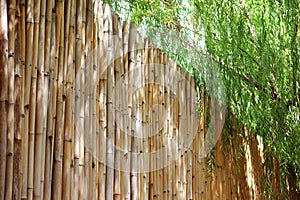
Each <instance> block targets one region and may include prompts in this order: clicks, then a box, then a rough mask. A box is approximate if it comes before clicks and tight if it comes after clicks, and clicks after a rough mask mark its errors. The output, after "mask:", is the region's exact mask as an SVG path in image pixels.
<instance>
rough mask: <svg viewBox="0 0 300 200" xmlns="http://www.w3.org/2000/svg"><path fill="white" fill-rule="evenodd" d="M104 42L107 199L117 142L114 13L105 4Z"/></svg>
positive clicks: (112, 175)
mask: <svg viewBox="0 0 300 200" xmlns="http://www.w3.org/2000/svg"><path fill="white" fill-rule="evenodd" d="M104 42H105V43H108V44H107V45H108V46H107V48H108V49H107V66H106V67H107V96H106V101H107V103H106V109H107V116H106V121H107V135H106V137H107V145H106V165H107V167H106V194H105V197H106V199H113V190H114V189H113V188H114V169H113V166H114V157H115V154H114V144H115V133H114V130H115V126H114V123H115V121H114V114H113V111H114V109H113V104H112V103H113V102H112V100H113V99H112V97H113V85H114V63H113V40H112V14H111V10H110V7H109V6H108V5H104Z"/></svg>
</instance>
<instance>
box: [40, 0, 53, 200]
mask: <svg viewBox="0 0 300 200" xmlns="http://www.w3.org/2000/svg"><path fill="white" fill-rule="evenodd" d="M52 3H53V1H52V0H51V1H47V4H46V11H45V60H44V94H43V95H44V102H43V105H47V109H44V113H43V115H44V124H43V145H42V148H43V150H42V167H41V169H42V170H41V186H40V187H41V197H42V198H43V199H47V198H49V199H50V192H49V188H50V166H49V163H51V159H50V155H51V153H50V152H51V138H49V137H48V136H49V133H50V132H51V134H52V129H51V128H52V123H50V120H51V117H52V112H53V111H52V108H53V107H52V93H53V84H52V83H53V81H52V80H51V78H53V65H51V63H50V61H51V58H52V57H53V56H51V55H52V54H51V53H52V52H51V50H52V49H55V44H54V43H51V38H52V37H54V32H53V29H54V27H55V26H52V9H53V5H52ZM52 32H53V33H52ZM52 47H54V48H52ZM52 60H53V59H52ZM50 68H51V69H52V71H51V72H50ZM51 75H52V76H51ZM50 130H51V131H50ZM49 144H50V145H49ZM45 193H46V194H45Z"/></svg>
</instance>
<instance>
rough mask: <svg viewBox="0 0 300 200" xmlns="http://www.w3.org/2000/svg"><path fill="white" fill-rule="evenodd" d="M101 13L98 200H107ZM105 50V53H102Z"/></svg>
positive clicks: (102, 17)
mask: <svg viewBox="0 0 300 200" xmlns="http://www.w3.org/2000/svg"><path fill="white" fill-rule="evenodd" d="M99 10H100V11H99V13H100V20H101V21H100V23H99V25H100V30H99V31H100V32H99V36H100V49H101V51H100V52H99V60H100V66H101V67H102V68H103V70H102V69H101V70H99V90H100V91H99V93H100V98H99V101H100V102H99V104H100V105H99V121H100V122H99V126H100V127H99V131H100V141H99V151H100V154H99V162H100V166H99V173H100V174H99V195H98V199H105V190H106V187H105V186H106V185H105V180H106V130H107V129H106V84H107V70H106V69H105V68H106V66H107V44H108V43H107V42H106V40H105V37H106V36H107V35H106V34H104V15H103V14H104V13H103V7H102V6H100V8H99ZM102 49H103V51H102Z"/></svg>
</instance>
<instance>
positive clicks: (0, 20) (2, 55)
mask: <svg viewBox="0 0 300 200" xmlns="http://www.w3.org/2000/svg"><path fill="white" fill-rule="evenodd" d="M0 7H1V12H0V63H1V64H0V77H1V81H0V113H2V114H1V119H0V131H1V132H0V161H1V162H0V197H1V199H4V197H5V196H4V195H5V174H6V147H7V104H8V63H7V62H8V19H7V16H8V15H7V14H8V13H7V2H6V1H4V0H2V1H0Z"/></svg>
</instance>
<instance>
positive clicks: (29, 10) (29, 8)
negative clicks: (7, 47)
mask: <svg viewBox="0 0 300 200" xmlns="http://www.w3.org/2000/svg"><path fill="white" fill-rule="evenodd" d="M23 3H24V5H25V2H23ZM33 10H34V8H33V0H28V1H27V3H26V30H25V29H24V32H26V47H24V52H26V56H25V72H24V73H25V84H24V93H25V99H24V106H25V119H24V132H23V134H24V135H23V136H24V137H22V138H24V142H23V147H22V149H23V152H24V158H23V162H24V164H23V184H22V185H23V187H22V198H27V182H28V134H29V99H30V86H31V68H32V49H33V48H32V47H33V27H34V24H33ZM22 11H23V12H22V13H24V14H25V8H23V9H22ZM22 16H24V15H22ZM24 17H25V16H24ZM24 28H25V27H24ZM23 44H25V42H24V43H23ZM23 46H25V45H23Z"/></svg>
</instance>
